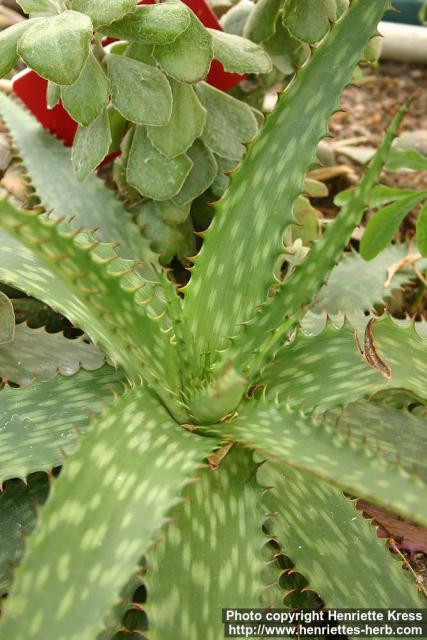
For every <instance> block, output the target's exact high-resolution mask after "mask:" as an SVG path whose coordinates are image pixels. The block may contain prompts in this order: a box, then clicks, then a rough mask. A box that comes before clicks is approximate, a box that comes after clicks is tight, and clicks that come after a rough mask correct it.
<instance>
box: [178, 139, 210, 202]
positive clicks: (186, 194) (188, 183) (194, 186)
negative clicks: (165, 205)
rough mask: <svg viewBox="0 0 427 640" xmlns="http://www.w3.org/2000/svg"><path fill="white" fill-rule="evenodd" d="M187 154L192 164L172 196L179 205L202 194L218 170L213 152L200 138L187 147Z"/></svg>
mask: <svg viewBox="0 0 427 640" xmlns="http://www.w3.org/2000/svg"><path fill="white" fill-rule="evenodd" d="M187 155H188V157H189V158H190V160H191V162H192V163H193V166H192V167H191V171H190V173H189V174H188V176H187V178H186V179H185V182H184V184H183V185H182V188H181V190H180V192H179V193H178V194H177V195H176V196H175V197H174V201H175V202H176V203H177V204H178V205H181V206H185V205H186V204H188V203H190V202H191V201H192V200H194V199H195V198H197V197H198V196H200V195H202V193H204V192H205V191H206V189H208V188H209V187H210V185H211V184H212V182H213V181H214V179H215V176H216V174H217V171H218V165H217V163H216V160H215V156H214V154H213V153H212V152H211V151H210V150H209V149H208V148H207V147H205V145H204V144H203V142H202V141H201V140H196V141H195V142H194V144H193V146H192V147H191V148H190V149H188V151H187Z"/></svg>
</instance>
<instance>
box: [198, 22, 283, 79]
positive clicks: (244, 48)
mask: <svg viewBox="0 0 427 640" xmlns="http://www.w3.org/2000/svg"><path fill="white" fill-rule="evenodd" d="M208 31H209V33H210V34H211V36H212V43H213V51H214V58H216V59H217V60H219V61H220V63H221V64H222V66H223V67H224V69H225V70H226V71H231V72H236V73H269V71H271V70H272V68H273V67H272V63H271V60H270V57H269V55H268V54H267V53H266V52H265V51H264V49H263V48H262V47H260V46H259V45H257V44H255V43H254V42H251V41H250V40H247V39H246V38H242V37H240V36H236V35H233V34H231V33H224V32H223V31H218V30H217V29H208Z"/></svg>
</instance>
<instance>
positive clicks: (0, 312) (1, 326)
mask: <svg viewBox="0 0 427 640" xmlns="http://www.w3.org/2000/svg"><path fill="white" fill-rule="evenodd" d="M14 336H15V312H14V310H13V304H12V302H11V300H9V298H8V297H7V295H6V294H5V293H3V291H0V345H4V344H6V343H9V342H12V341H13V339H14Z"/></svg>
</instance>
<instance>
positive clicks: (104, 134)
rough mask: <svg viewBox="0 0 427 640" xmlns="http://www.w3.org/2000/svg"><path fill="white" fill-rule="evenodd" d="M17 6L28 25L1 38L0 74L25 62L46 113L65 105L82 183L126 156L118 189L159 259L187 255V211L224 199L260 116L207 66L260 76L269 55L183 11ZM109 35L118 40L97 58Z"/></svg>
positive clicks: (127, 5) (118, 5)
mask: <svg viewBox="0 0 427 640" xmlns="http://www.w3.org/2000/svg"><path fill="white" fill-rule="evenodd" d="M21 6H22V8H23V9H24V11H26V12H27V13H28V14H29V15H30V19H29V20H27V21H25V22H23V23H20V24H18V25H16V26H14V27H12V28H10V29H7V30H6V31H5V32H3V33H2V34H1V35H0V52H1V54H2V63H1V66H0V74H1V75H5V73H7V72H9V71H10V69H11V68H12V67H13V66H14V65H15V64H16V62H17V60H18V57H19V56H21V57H22V59H23V60H24V62H25V63H26V64H27V66H28V67H30V68H31V69H33V70H35V71H36V72H37V73H39V74H40V75H41V76H43V77H44V78H46V79H47V80H48V81H49V86H48V91H47V103H48V106H49V107H50V108H52V107H54V106H55V105H56V104H57V103H58V102H59V101H60V100H62V103H63V105H64V107H65V109H66V110H67V111H68V113H69V115H70V116H71V117H72V118H73V119H74V120H75V121H76V122H77V123H78V125H79V126H78V131H77V135H76V137H75V140H74V145H73V153H72V162H73V169H74V172H75V175H76V176H77V178H78V179H79V180H80V181H82V180H84V179H85V178H86V177H87V176H88V175H89V174H90V173H91V172H92V171H93V170H94V169H95V168H96V167H97V166H98V165H99V164H100V163H101V162H102V161H103V160H104V159H105V157H106V156H107V154H108V153H113V152H115V151H117V150H119V148H120V147H121V151H122V154H121V156H120V158H118V159H117V160H116V162H115V167H114V180H115V182H116V184H117V187H118V189H119V192H120V193H121V195H122V197H123V198H124V199H125V200H126V201H127V202H128V203H130V204H132V205H133V206H136V207H137V208H138V215H137V218H138V224H139V225H141V226H143V227H145V228H146V232H147V234H148V235H149V236H151V237H152V238H153V239H154V240H157V242H158V246H157V249H158V250H160V251H162V253H163V254H164V256H163V261H164V262H169V261H170V259H171V258H172V257H173V256H174V255H175V254H178V256H179V257H180V259H181V260H184V258H185V256H187V255H192V254H194V252H195V246H194V242H192V240H193V234H192V224H191V218H190V217H189V216H190V210H191V205H192V202H193V201H194V200H195V199H196V198H197V197H198V196H200V195H201V194H203V193H204V192H205V191H206V190H207V189H208V188H209V187H211V188H212V191H213V194H214V195H215V196H216V197H219V196H221V195H222V193H223V191H224V188H225V186H226V184H227V178H226V176H225V175H224V171H230V170H231V169H232V168H234V167H235V166H236V164H237V163H238V162H239V160H240V159H241V157H242V155H243V153H244V146H243V144H242V143H245V142H248V141H249V140H250V139H252V138H253V137H254V136H255V134H256V133H257V131H258V122H259V116H261V114H256V113H255V112H254V111H253V109H251V108H250V107H249V106H248V105H246V104H244V103H242V102H240V101H238V100H236V99H235V98H233V97H232V96H229V95H227V94H225V93H223V92H221V91H219V90H217V89H215V88H214V87H211V86H210V85H208V84H206V82H204V80H205V77H206V75H207V73H208V70H209V67H210V65H211V62H212V60H213V59H214V58H216V59H217V60H219V61H220V62H221V63H222V65H223V67H224V68H225V69H226V70H228V71H235V72H239V73H246V72H252V73H267V72H268V71H270V69H271V61H270V58H269V56H268V55H267V53H266V52H265V51H264V50H263V49H262V48H261V47H259V46H258V45H256V44H254V43H252V42H250V41H249V40H246V39H243V38H241V37H238V36H235V35H230V34H227V33H222V32H219V31H216V30H213V29H206V28H205V27H204V26H203V25H202V24H201V22H200V21H199V20H198V18H197V17H196V16H195V15H194V14H193V13H192V12H191V11H190V9H189V8H188V7H187V6H186V5H184V4H181V3H179V2H173V3H164V4H155V5H142V6H139V7H137V1H136V0H126V2H113V3H111V2H110V3H108V6H106V3H99V2H76V1H75V2H70V3H61V2H50V3H45V4H44V5H43V7H42V9H41V8H40V4H39V3H33V2H27V1H26V0H23V1H22V2H21ZM105 36H111V37H114V38H117V39H119V41H118V42H116V43H115V44H110V45H109V46H106V47H105V48H103V46H102V44H101V43H102V42H103V41H104V37H105ZM58 51H60V52H61V55H60V61H58ZM261 118H262V116H261ZM153 201H154V202H153ZM162 236H163V238H162V240H159V238H161V237H162Z"/></svg>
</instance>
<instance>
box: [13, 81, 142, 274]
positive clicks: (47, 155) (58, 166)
mask: <svg viewBox="0 0 427 640" xmlns="http://www.w3.org/2000/svg"><path fill="white" fill-rule="evenodd" d="M0 117H1V118H2V120H3V122H4V123H5V125H6V127H7V130H8V132H9V135H10V136H11V138H12V140H13V143H14V145H15V146H16V148H17V151H18V153H19V156H20V158H22V162H23V164H24V166H25V168H26V170H27V171H28V173H29V175H30V176H31V184H32V186H33V187H34V189H35V191H36V194H37V196H38V197H39V198H40V200H41V204H42V206H43V207H44V208H45V209H46V210H47V211H50V212H51V213H50V216H51V217H52V218H60V217H65V218H66V219H67V220H70V222H69V224H70V226H72V227H73V228H79V227H80V228H81V227H84V228H95V227H96V228H97V231H96V233H95V237H96V238H97V239H99V240H102V241H103V242H120V244H121V245H122V247H123V248H122V249H119V251H121V253H122V254H124V255H126V256H127V257H129V256H134V257H138V258H144V259H147V260H150V262H154V263H155V258H154V255H153V252H152V251H151V249H150V247H149V244H148V243H147V241H146V240H145V239H144V238H143V236H141V234H140V233H139V232H138V229H137V227H136V226H135V225H134V224H133V223H132V221H131V220H130V217H129V215H128V213H127V211H126V209H125V208H124V206H123V204H122V203H121V202H119V201H118V200H117V198H115V197H114V194H113V193H112V191H110V189H107V188H106V187H105V185H104V183H103V182H102V180H101V179H99V178H98V177H97V176H95V175H91V176H88V177H87V178H86V180H85V181H84V182H83V183H79V182H78V181H77V178H76V177H75V176H74V173H73V170H72V166H71V154H70V150H69V149H67V148H66V147H64V145H63V144H61V143H60V142H59V140H57V139H56V138H55V137H54V136H51V135H49V134H48V133H47V132H46V131H44V129H43V127H42V126H41V125H40V123H39V122H38V121H37V120H36V119H35V118H34V116H32V115H31V114H30V113H29V112H28V111H27V110H25V109H24V108H23V107H22V106H20V105H19V104H18V103H17V102H15V101H14V100H12V99H11V98H9V97H8V96H6V95H5V94H4V93H0ZM35 140H36V141H37V142H36V143H35ZM52 175H55V176H58V179H55V180H52Z"/></svg>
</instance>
